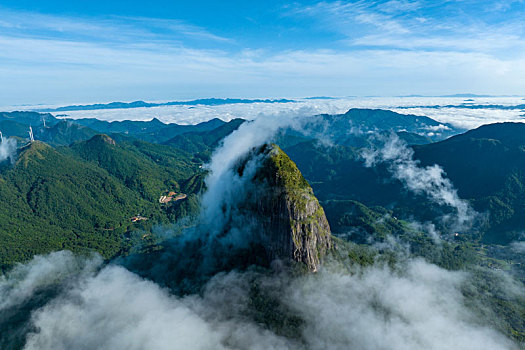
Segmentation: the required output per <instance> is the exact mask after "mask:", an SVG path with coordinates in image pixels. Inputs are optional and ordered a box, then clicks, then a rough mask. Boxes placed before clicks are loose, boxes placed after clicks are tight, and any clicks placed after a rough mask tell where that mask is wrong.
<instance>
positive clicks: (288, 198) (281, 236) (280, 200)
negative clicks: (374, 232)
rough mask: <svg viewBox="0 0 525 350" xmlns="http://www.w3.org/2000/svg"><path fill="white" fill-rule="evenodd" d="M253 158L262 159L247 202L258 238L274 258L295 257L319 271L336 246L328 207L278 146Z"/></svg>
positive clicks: (264, 148) (255, 153)
mask: <svg viewBox="0 0 525 350" xmlns="http://www.w3.org/2000/svg"><path fill="white" fill-rule="evenodd" d="M250 157H252V158H253V157H260V159H261V162H262V165H261V166H260V168H259V169H258V170H257V172H256V174H255V176H254V178H253V181H252V182H253V184H254V189H253V190H252V192H251V193H250V195H249V197H248V199H247V205H246V209H248V210H249V211H250V212H251V213H252V214H254V215H251V216H249V217H251V218H252V224H253V227H254V228H255V231H256V233H255V235H254V240H255V241H256V242H258V243H260V244H261V245H262V247H263V248H264V250H265V252H266V254H267V258H268V259H269V260H270V261H271V260H274V259H283V260H290V259H291V260H294V261H297V262H302V263H304V264H305V265H306V266H307V267H308V269H309V270H310V271H316V270H317V269H318V268H319V265H320V263H321V260H322V258H323V256H324V255H325V253H326V251H327V250H328V249H330V248H331V247H332V240H331V234H330V226H329V224H328V221H327V219H326V216H325V213H324V210H323V208H322V207H321V205H320V204H319V201H318V200H317V198H315V196H314V194H313V191H312V188H311V187H310V185H309V184H308V182H307V181H306V180H305V179H304V177H303V175H302V174H301V172H300V171H299V169H298V168H297V166H296V165H295V163H294V162H293V161H292V160H291V159H290V158H289V157H288V156H287V155H286V154H285V153H284V152H283V151H282V150H281V149H280V148H279V147H278V146H276V145H265V146H262V147H260V148H258V149H255V150H254V151H253V152H251V154H250V156H249V157H248V158H250ZM243 164H245V163H241V165H240V166H239V169H238V171H239V172H240V173H242V172H243V170H244V169H243Z"/></svg>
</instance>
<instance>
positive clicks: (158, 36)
mask: <svg viewBox="0 0 525 350" xmlns="http://www.w3.org/2000/svg"><path fill="white" fill-rule="evenodd" d="M0 82H1V84H0V104H1V105H8V104H9V105H10V104H22V103H30V104H33V103H74V102H96V101H101V102H102V101H112V100H135V99H144V100H163V99H168V100H175V99H186V98H200V97H212V96H214V97H215V96H216V97H301V96H313V95H331V96H350V95H357V96H367V95H382V96H395V95H408V94H424V95H440V94H450V93H459V92H473V93H480V94H525V3H524V2H523V1H511V0H502V1H473V0H456V1H423V0H415V1H409V0H389V1H322V2H319V1H295V2H284V1H273V0H267V1H264V2H263V1H260V2H259V1H251V2H248V1H222V2H219V1H202V0H194V1H191V2H177V1H148V2H144V1H135V0H131V1H120V0H117V1H108V0H106V1H98V0H92V1H85V2H84V1H82V2H80V1H77V2H75V1H67V2H66V1H53V0H47V1H26V0H16V1H14V0H3V1H2V2H0Z"/></svg>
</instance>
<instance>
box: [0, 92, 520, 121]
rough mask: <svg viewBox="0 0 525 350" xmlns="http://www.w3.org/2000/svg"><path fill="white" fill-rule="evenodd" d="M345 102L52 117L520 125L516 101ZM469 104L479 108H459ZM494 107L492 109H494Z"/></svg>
mask: <svg viewBox="0 0 525 350" xmlns="http://www.w3.org/2000/svg"><path fill="white" fill-rule="evenodd" d="M468 100H472V101H473V102H472V101H469V102H465V101H466V100H465V98H463V97H368V98H359V97H348V98H330V99H322V98H321V99H296V100H295V102H285V103H236V104H224V105H216V106H206V105H194V106H182V105H181V106H159V107H149V108H144V107H141V108H125V109H99V110H78V111H61V112H53V114H54V115H58V116H65V117H67V118H73V119H78V118H97V119H100V120H107V121H116V120H144V121H148V120H151V119H153V118H157V119H159V120H161V121H163V122H165V123H178V124H197V123H201V122H205V121H208V120H210V119H213V118H219V119H222V120H224V121H230V120H232V119H234V118H243V119H248V120H252V119H256V118H258V117H260V116H277V117H278V116H284V115H286V116H291V115H293V116H299V117H301V116H312V115H317V114H323V113H327V114H341V113H345V112H347V111H348V110H349V109H350V108H378V109H387V110H392V111H394V112H397V113H401V114H414V115H421V116H427V117H430V118H432V119H435V120H437V121H439V122H441V123H449V124H452V125H453V126H455V127H457V128H463V129H472V128H476V127H479V126H481V125H483V124H490V123H498V122H509V121H510V122H525V118H524V116H523V115H524V114H525V109H522V108H523V107H524V100H523V99H522V98H521V97H473V98H469V99H468ZM470 104H475V105H476V106H480V108H475V109H472V108H465V106H469V105H470ZM58 106H59V105H49V106H27V105H26V106H5V107H0V110H6V111H8V110H21V109H26V110H33V109H42V108H48V107H49V108H56V107H58ZM494 106H496V107H494Z"/></svg>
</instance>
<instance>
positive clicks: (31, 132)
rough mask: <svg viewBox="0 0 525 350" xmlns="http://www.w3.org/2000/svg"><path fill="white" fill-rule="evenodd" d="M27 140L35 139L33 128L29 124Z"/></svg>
mask: <svg viewBox="0 0 525 350" xmlns="http://www.w3.org/2000/svg"><path fill="white" fill-rule="evenodd" d="M29 140H31V142H33V141H35V138H34V137H33V128H32V127H31V126H29Z"/></svg>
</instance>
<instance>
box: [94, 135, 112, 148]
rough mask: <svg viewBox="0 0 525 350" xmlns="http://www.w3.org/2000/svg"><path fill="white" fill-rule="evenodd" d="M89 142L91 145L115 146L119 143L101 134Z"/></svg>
mask: <svg viewBox="0 0 525 350" xmlns="http://www.w3.org/2000/svg"><path fill="white" fill-rule="evenodd" d="M88 142H90V143H107V144H108V145H112V146H115V145H116V144H117V143H116V142H115V140H113V139H112V138H111V137H109V136H108V135H106V134H99V135H95V136H93V137H92V138H91V139H90V140H89V141H88Z"/></svg>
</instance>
